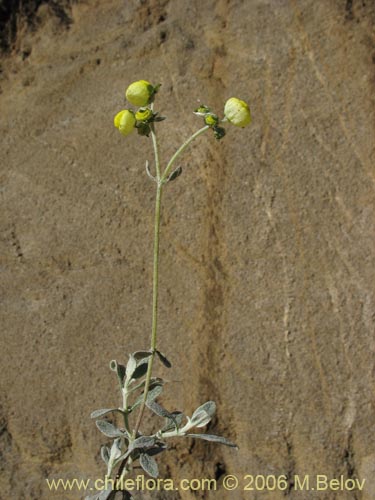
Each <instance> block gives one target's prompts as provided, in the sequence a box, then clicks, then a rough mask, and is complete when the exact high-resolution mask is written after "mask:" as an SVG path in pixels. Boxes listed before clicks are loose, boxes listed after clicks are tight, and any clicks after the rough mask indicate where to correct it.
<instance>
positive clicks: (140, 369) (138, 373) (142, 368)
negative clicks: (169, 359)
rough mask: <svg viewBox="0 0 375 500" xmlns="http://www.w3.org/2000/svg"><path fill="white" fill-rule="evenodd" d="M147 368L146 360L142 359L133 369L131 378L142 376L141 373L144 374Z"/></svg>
mask: <svg viewBox="0 0 375 500" xmlns="http://www.w3.org/2000/svg"><path fill="white" fill-rule="evenodd" d="M147 368H148V362H147V360H143V361H141V362H140V363H139V365H138V366H137V368H136V369H135V370H134V372H133V375H132V379H134V380H137V379H138V378H141V377H143V375H145V374H146V372H147Z"/></svg>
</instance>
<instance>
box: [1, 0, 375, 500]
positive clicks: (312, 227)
mask: <svg viewBox="0 0 375 500" xmlns="http://www.w3.org/2000/svg"><path fill="white" fill-rule="evenodd" d="M61 3H62V2H61ZM54 5H55V7H56V5H57V2H55V3H54ZM66 5H69V3H68V2H65V3H64V6H66ZM65 13H66V15H67V18H68V20H69V22H62V21H61V16H60V17H59V16H58V15H57V11H56V8H52V7H51V6H48V5H47V4H46V3H43V4H42V5H41V6H40V7H39V9H38V11H37V13H36V14H37V23H36V24H35V25H34V28H33V29H32V30H30V28H28V29H26V27H25V24H22V23H20V27H19V31H18V36H17V39H16V45H15V48H14V50H13V52H12V53H11V54H10V55H9V54H8V55H4V56H3V58H2V73H1V78H2V79H1V81H0V84H1V95H0V107H1V115H0V127H1V138H0V142H1V147H0V165H1V270H2V271H1V272H2V279H1V292H2V303H1V317H2V334H1V340H0V347H1V367H2V375H1V386H0V388H1V394H2V396H1V399H2V401H1V408H0V423H1V431H0V452H1V462H0V468H1V470H2V475H1V480H0V487H1V493H0V497H1V498H4V499H5V498H17V499H28V500H29V499H40V500H44V499H46V500H47V499H48V500H49V499H52V498H53V499H55V498H56V499H59V498H61V499H68V498H72V499H73V498H75V499H76V498H77V491H75V492H74V493H71V494H69V493H68V492H60V493H51V492H49V491H48V488H47V487H46V484H45V477H64V478H73V477H82V478H87V477H99V476H101V475H102V474H103V467H102V464H101V462H100V459H99V458H98V450H99V447H100V444H102V443H103V442H104V441H105V438H104V439H103V437H102V436H101V435H100V434H99V432H98V431H97V430H96V428H95V425H94V423H93V422H92V421H91V420H90V419H89V414H90V412H91V411H92V410H93V409H95V408H100V407H106V406H108V405H110V406H112V405H116V404H117V397H118V394H117V392H116V391H117V386H116V381H115V379H114V377H113V374H111V373H110V372H109V370H108V361H109V360H110V359H113V358H117V359H119V360H121V359H123V360H125V356H126V354H127V353H128V352H129V351H132V350H136V349H139V348H146V347H147V346H148V343H149V340H148V338H149V331H150V307H151V279H152V274H151V271H152V269H151V262H152V243H151V239H152V223H153V205H154V186H153V184H152V183H151V182H150V181H149V179H148V178H147V176H146V175H145V173H144V161H145V159H146V158H148V159H149V160H151V158H152V153H151V146H150V141H149V140H147V139H145V138H141V137H138V136H136V135H134V136H132V137H129V138H127V139H124V138H123V137H121V136H120V134H118V133H117V132H116V130H115V129H114V128H113V124H112V119H113V115H114V114H115V113H116V112H117V111H118V110H119V109H121V108H122V107H123V92H124V88H125V86H126V85H127V84H129V83H130V82H131V81H133V80H135V79H139V78H146V79H150V80H151V81H153V82H159V81H160V82H162V84H163V86H162V90H161V92H160V95H159V96H158V99H157V108H158V109H160V110H161V111H162V113H163V114H165V115H167V116H168V121H166V122H163V123H162V124H161V125H160V127H159V129H160V138H161V141H162V155H163V158H164V159H166V158H167V157H168V155H170V154H171V153H172V152H173V150H174V149H175V148H176V147H177V146H178V145H179V144H180V143H181V141H182V140H183V139H184V138H186V137H187V136H188V134H190V133H191V132H193V131H194V130H195V129H196V128H197V127H198V126H200V125H201V122H200V120H199V119H198V118H197V117H195V116H194V115H192V113H191V110H192V109H194V108H195V107H196V105H197V99H200V100H201V101H202V102H204V103H208V104H210V105H211V106H212V107H213V108H215V109H217V110H218V111H219V110H220V109H222V105H223V103H224V102H225V99H227V98H228V97H231V96H232V95H236V96H239V97H241V98H243V99H246V100H248V101H249V102H250V103H251V108H252V114H253V124H252V126H251V127H250V128H247V129H244V130H238V129H235V128H234V127H228V128H227V137H226V138H225V139H224V140H223V141H222V142H221V143H217V142H215V140H214V138H213V137H212V136H209V135H208V134H207V136H203V137H202V138H201V139H200V140H199V141H197V143H196V144H195V145H194V147H192V148H190V150H189V151H187V152H186V154H185V156H184V157H183V159H182V160H181V162H182V165H183V166H184V171H183V175H182V176H181V177H180V178H179V179H178V181H176V182H175V183H173V184H170V185H169V186H168V188H167V189H166V192H165V196H164V200H163V201H164V210H163V224H162V238H163V239H162V243H161V283H160V284H161V295H160V307H161V309H160V347H161V349H162V350H163V351H165V352H166V353H167V354H168V355H169V357H170V358H171V360H172V362H173V363H174V368H173V370H172V371H167V370H166V369H160V370H159V372H160V373H161V374H163V375H164V376H166V377H167V378H168V380H169V381H170V383H169V384H168V386H167V388H166V391H165V395H164V396H163V398H162V401H163V404H164V405H165V406H167V407H168V408H179V409H185V410H186V411H187V412H191V411H192V410H194V408H195V407H196V406H198V404H200V403H202V402H203V401H205V400H206V399H208V398H212V399H214V400H215V401H217V404H218V416H217V419H216V420H215V422H214V423H213V424H212V425H211V426H210V430H211V431H212V432H215V433H220V434H224V435H226V436H228V437H230V438H231V439H232V440H234V441H236V442H237V443H238V444H239V445H240V449H239V451H238V452H237V451H234V450H232V449H228V448H222V447H218V446H215V445H210V444H209V443H201V442H199V443H198V442H197V443H191V442H187V441H186V442H176V443H175V447H174V449H172V450H171V451H170V452H168V453H167V454H164V455H162V456H161V457H160V458H159V464H160V469H161V474H162V477H172V478H174V479H175V480H179V479H181V478H185V477H187V478H196V477H213V476H214V475H215V472H216V473H217V474H218V475H220V472H223V471H224V472H225V473H226V474H237V475H238V476H239V477H241V478H242V477H243V476H244V475H245V474H254V475H255V474H274V475H281V474H287V475H288V477H289V478H290V480H289V487H288V490H287V491H285V492H281V491H272V492H268V493H267V492H257V491H245V492H242V491H240V489H238V490H237V491H235V492H231V493H227V492H226V491H225V490H224V489H223V488H222V486H219V490H218V491H217V492H216V493H214V492H211V493H207V492H206V493H202V492H197V493H196V494H193V493H187V492H186V493H183V492H175V493H173V494H172V493H165V494H162V493H159V494H154V495H153V498H167V499H180V498H181V499H188V498H208V499H210V498H220V499H227V498H234V499H242V498H247V499H261V498H271V499H272V500H278V499H282V498H284V497H285V496H286V497H288V498H291V499H294V498H296V499H297V498H298V499H302V498H303V499H308V500H309V499H315V498H319V499H320V500H323V499H332V500H333V499H340V500H342V499H343V500H349V499H351V500H352V499H357V500H358V499H361V500H371V499H374V498H375V479H374V478H375V447H374V445H375V418H374V414H375V413H374V410H375V408H374V373H375V372H374V351H375V337H374V332H375V308H374V283H375V271H374V269H375V259H374V257H375V252H374V248H375V246H374V245H375V213H374V205H375V198H374V187H375V173H374V164H375V153H374V151H375V147H374V146H375V144H374V100H373V95H374V85H375V73H374V61H375V45H374V31H373V29H374V21H375V6H374V3H373V2H370V1H366V2H364V1H360V0H352V1H350V0H348V1H345V0H332V1H330V2H324V1H318V2H317V1H314V0H300V1H297V0H291V1H287V0H247V1H245V0H243V1H241V0H217V1H214V0H207V1H204V2H203V1H200V2H197V1H196V0H191V1H189V2H187V1H185V0H174V1H168V0H163V1H156V0H154V1H152V0H149V1H148V0H144V1H135V0H132V1H128V2H122V1H120V0H108V1H106V2H100V1H95V0H86V1H83V2H79V3H73V4H72V5H70V6H68V7H66V11H65ZM149 423H150V422H149ZM295 474H299V475H300V477H301V478H302V477H303V476H304V475H306V474H309V475H310V476H311V477H313V476H314V475H315V474H327V475H328V476H329V477H330V478H331V477H339V476H340V475H344V477H345V478H348V477H349V478H360V479H366V484H365V489H364V491H363V492H362V493H361V492H359V491H354V492H349V491H326V492H316V491H310V492H306V491H305V492H301V491H296V489H295V485H294V484H293V477H294V475H295ZM220 484H221V482H220V480H219V485H220ZM241 484H242V486H243V485H244V484H246V482H244V481H242V480H241ZM78 496H79V495H78ZM146 497H147V495H145V496H144V498H146Z"/></svg>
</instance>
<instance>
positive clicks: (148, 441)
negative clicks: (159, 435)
mask: <svg viewBox="0 0 375 500" xmlns="http://www.w3.org/2000/svg"><path fill="white" fill-rule="evenodd" d="M155 441H156V440H155V438H154V437H152V436H140V437H138V438H137V439H135V440H134V441H133V442H132V444H131V445H130V447H129V448H131V449H132V450H134V449H135V448H151V446H154V444H155Z"/></svg>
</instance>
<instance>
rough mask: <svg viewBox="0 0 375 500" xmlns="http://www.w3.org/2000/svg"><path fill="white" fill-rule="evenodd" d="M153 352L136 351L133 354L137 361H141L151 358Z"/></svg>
mask: <svg viewBox="0 0 375 500" xmlns="http://www.w3.org/2000/svg"><path fill="white" fill-rule="evenodd" d="M151 354H152V352H151V351H136V352H133V357H134V359H135V360H136V361H140V360H141V359H147V358H149V357H150V356H151Z"/></svg>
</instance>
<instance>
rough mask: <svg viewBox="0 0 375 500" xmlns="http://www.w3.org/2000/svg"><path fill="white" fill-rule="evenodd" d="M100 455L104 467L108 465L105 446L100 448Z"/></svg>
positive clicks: (107, 451) (107, 450)
mask: <svg viewBox="0 0 375 500" xmlns="http://www.w3.org/2000/svg"><path fill="white" fill-rule="evenodd" d="M100 455H101V457H102V459H103V461H104V463H105V464H106V465H108V461H109V448H108V447H107V446H102V447H101V448H100Z"/></svg>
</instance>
